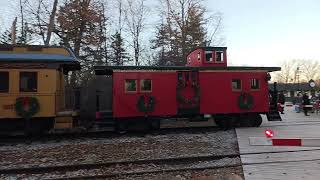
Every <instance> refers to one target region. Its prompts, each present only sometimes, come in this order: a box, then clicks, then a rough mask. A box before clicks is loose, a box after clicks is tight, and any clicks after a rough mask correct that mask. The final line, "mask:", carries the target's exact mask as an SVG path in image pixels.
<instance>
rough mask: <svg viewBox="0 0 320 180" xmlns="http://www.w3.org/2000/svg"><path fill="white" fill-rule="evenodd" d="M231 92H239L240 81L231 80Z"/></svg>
mask: <svg viewBox="0 0 320 180" xmlns="http://www.w3.org/2000/svg"><path fill="white" fill-rule="evenodd" d="M232 90H241V80H240V79H233V80H232Z"/></svg>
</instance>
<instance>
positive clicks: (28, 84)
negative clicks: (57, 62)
mask: <svg viewBox="0 0 320 180" xmlns="http://www.w3.org/2000/svg"><path fill="white" fill-rule="evenodd" d="M37 90H38V73H37V72H21V73H20V92H37Z"/></svg>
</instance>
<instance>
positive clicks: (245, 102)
mask: <svg viewBox="0 0 320 180" xmlns="http://www.w3.org/2000/svg"><path fill="white" fill-rule="evenodd" d="M253 103H254V100H253V96H252V95H251V94H249V93H245V92H242V93H241V94H240V96H239V98H238V104H239V108H240V109H246V110H249V109H251V108H252V106H253Z"/></svg>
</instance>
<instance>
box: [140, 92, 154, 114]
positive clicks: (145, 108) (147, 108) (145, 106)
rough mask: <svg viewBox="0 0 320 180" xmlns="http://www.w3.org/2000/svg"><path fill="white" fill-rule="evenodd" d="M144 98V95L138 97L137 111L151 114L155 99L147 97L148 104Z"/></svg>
mask: <svg viewBox="0 0 320 180" xmlns="http://www.w3.org/2000/svg"><path fill="white" fill-rule="evenodd" d="M145 99H146V97H145V96H144V95H142V96H139V98H138V101H137V109H138V110H139V111H140V112H145V113H147V112H153V111H154V105H155V98H154V97H153V96H149V98H148V103H147V102H146V100H145Z"/></svg>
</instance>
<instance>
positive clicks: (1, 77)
mask: <svg viewBox="0 0 320 180" xmlns="http://www.w3.org/2000/svg"><path fill="white" fill-rule="evenodd" d="M0 82H1V83H0V92H8V91H9V72H0Z"/></svg>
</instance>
